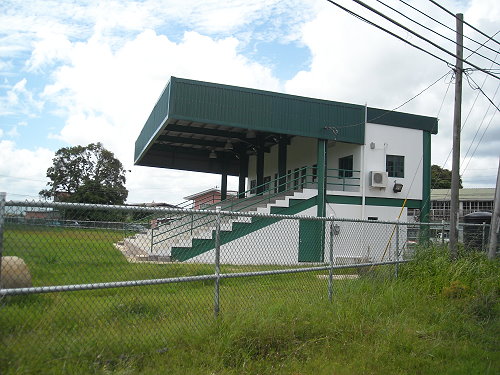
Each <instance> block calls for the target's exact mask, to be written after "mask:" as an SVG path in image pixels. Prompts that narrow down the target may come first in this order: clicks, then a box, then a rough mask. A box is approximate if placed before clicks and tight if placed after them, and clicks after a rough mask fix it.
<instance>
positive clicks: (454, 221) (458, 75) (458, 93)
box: [450, 13, 464, 260]
mask: <svg viewBox="0 0 500 375" xmlns="http://www.w3.org/2000/svg"><path fill="white" fill-rule="evenodd" d="M456 19H457V49H456V55H457V60H456V63H455V110H454V112H453V159H452V166H451V202H450V204H451V206H450V256H451V259H453V260H455V259H457V243H458V216H459V195H458V193H459V189H460V127H461V124H462V73H463V63H462V59H463V55H464V49H463V44H464V43H463V40H464V34H463V31H464V24H463V22H464V15H463V14H461V13H459V14H457V15H456Z"/></svg>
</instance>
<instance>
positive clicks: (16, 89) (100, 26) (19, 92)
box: [0, 0, 500, 203]
mask: <svg viewBox="0 0 500 375" xmlns="http://www.w3.org/2000/svg"><path fill="white" fill-rule="evenodd" d="M338 2H339V3H340V4H342V5H343V6H346V7H348V8H349V9H351V10H353V11H355V12H356V13H359V14H361V15H364V16H365V17H367V18H368V19H370V20H372V21H374V22H376V23H377V24H379V25H383V26H384V27H387V28H389V29H391V30H393V31H395V32H397V33H398V34H399V35H400V36H401V37H402V38H404V39H405V40H407V41H410V42H412V43H414V44H418V45H419V46H421V47H422V48H423V49H425V50H426V51H429V52H431V53H433V54H435V55H436V56H437V57H440V58H442V59H444V60H446V61H448V62H449V63H453V62H454V59H453V57H451V56H449V55H446V54H445V53H444V52H442V51H440V50H438V49H436V48H434V47H432V46H430V45H429V44H426V43H424V42H422V41H421V40H419V38H417V37H416V36H414V35H412V34H411V33H409V32H407V31H401V30H398V29H397V28H396V27H394V26H391V25H389V24H388V22H385V21H383V20H382V19H381V18H379V17H377V16H375V15H374V14H373V13H369V12H368V11H366V10H363V9H362V8H361V7H360V6H359V5H357V4H356V3H355V2H353V1H350V0H338ZM366 2H367V3H368V4H370V5H372V6H373V7H375V8H377V9H378V10H380V11H382V12H384V13H385V14H387V15H389V16H390V17H392V18H394V19H397V20H399V21H401V22H402V23H404V24H405V25H407V26H408V27H410V28H411V29H413V30H415V31H417V32H418V33H419V34H422V35H425V36H426V37H427V38H429V39H432V40H433V41H434V42H435V43H438V44H439V45H441V46H443V47H444V48H445V49H447V50H450V51H454V45H453V43H451V42H449V41H447V40H445V39H443V38H442V37H440V36H439V35H437V34H436V33H432V32H431V31H429V30H426V29H423V28H422V27H420V26H418V25H417V24H415V23H412V22H411V21H409V20H408V19H406V18H403V17H402V16H401V15H400V14H398V13H395V12H394V11H393V10H391V9H389V8H388V7H386V6H384V4H386V5H389V6H391V7H393V8H395V9H397V10H399V11H400V12H401V13H403V14H404V15H407V16H408V17H409V18H410V19H411V20H414V21H417V22H419V23H421V24H423V25H424V26H426V27H427V28H429V29H431V30H433V31H435V32H437V33H439V34H441V35H444V36H446V37H447V38H451V39H454V38H455V37H454V35H453V32H452V31H451V30H450V29H449V28H452V29H454V28H455V20H454V18H453V17H452V16H450V15H449V14H447V13H445V12H444V11H442V10H440V9H439V8H438V7H436V6H435V5H433V4H432V3H430V2H428V1H425V0H418V1H415V0H406V2H407V3H408V4H410V5H411V6H413V7H415V8H416V9H418V10H420V11H421V12H422V13H423V14H426V15H430V16H431V17H433V18H434V19H435V20H437V21H439V22H441V23H442V25H441V24H438V23H437V22H435V21H434V20H432V19H430V18H428V17H425V16H424V15H423V14H422V13H419V12H417V11H416V10H413V9H411V8H410V7H408V6H407V5H405V4H404V3H403V2H402V1H398V0H385V1H384V2H383V3H382V2H380V1H377V0H367V1H366ZM440 3H441V4H443V5H444V6H445V7H446V8H447V9H449V10H450V11H452V12H453V13H463V14H464V17H465V20H466V21H467V22H469V23H471V24H472V25H474V26H475V27H477V28H478V29H480V30H481V31H483V32H485V33H486V34H488V35H490V36H491V35H494V34H496V33H497V32H498V31H499V30H500V22H499V21H500V2H498V1H497V0H471V1H458V0H446V1H440ZM464 30H465V34H466V36H467V37H468V38H470V39H472V40H470V39H466V42H465V46H466V47H467V48H470V49H471V50H476V49H477V48H479V47H480V44H481V43H483V42H485V41H486V40H487V38H486V37H485V36H483V35H481V34H479V33H477V32H476V31H474V30H473V29H471V28H470V27H468V26H465V29H464ZM495 39H496V40H500V35H497V36H495ZM476 42H479V43H480V44H478V43H476ZM499 48H500V44H498V43H496V42H494V41H489V42H488V43H486V44H485V46H483V47H481V48H480V49H479V50H478V51H477V52H478V53H480V54H481V55H482V56H478V55H477V54H475V55H473V56H471V57H470V58H469V59H468V61H470V62H472V63H474V64H475V65H477V66H478V67H480V68H483V69H489V71H490V72H492V73H494V74H497V75H500V70H499V68H500V66H499V63H500V58H497V55H498V51H499ZM469 54H470V52H469V51H465V56H469ZM466 67H467V68H472V67H471V66H467V65H466ZM447 73H449V74H447ZM170 76H176V77H182V78H189V79H198V80H204V81H210V82H217V83H225V84H232V85H239V86H245V87H252V88H258V89H264V90H272V91H278V92H284V93H290V94H296V95H303V96H310V97H316V98H322V99H329V100H335V101H344V102H350V103H356V104H361V105H364V104H368V105H369V106H372V107H379V108H384V109H394V108H396V107H398V106H400V105H401V104H403V103H404V102H406V101H407V100H408V99H410V98H412V97H413V96H415V95H417V94H419V93H420V92H421V91H422V90H424V89H426V88H427V87H429V86H430V85H431V84H432V83H434V82H436V81H437V82H436V83H435V84H434V85H433V86H432V87H431V88H429V89H427V90H425V91H424V92H423V93H422V94H421V95H419V96H418V97H417V98H415V99H414V100H411V101H410V102H409V103H408V104H406V105H404V106H403V107H401V108H400V109H399V110H400V111H404V112H410V113H417V114H422V115H428V116H437V117H438V118H439V120H440V122H439V134H438V135H437V136H433V138H432V140H433V144H432V148H433V150H432V151H433V155H432V162H433V163H434V164H438V165H441V166H444V167H446V168H451V157H450V158H449V154H450V152H451V135H452V116H453V101H454V99H453V91H454V85H453V84H454V81H453V75H452V74H451V69H450V67H449V66H447V65H446V63H445V62H442V61H440V60H438V59H437V58H435V57H431V56H429V55H427V54H425V53H424V52H422V51H419V50H416V49H414V48H412V47H411V46H408V45H407V44H405V43H403V42H402V41H399V40H397V39H395V38H393V37H391V36H389V35H388V34H386V33H384V32H382V31H380V30H377V29H375V28H374V27H373V26H370V25H368V24H366V23H364V22H362V21H360V20H359V19H356V18H354V17H353V16H351V15H349V14H347V13H346V12H344V11H343V10H341V9H339V8H337V7H335V6H334V5H332V4H330V3H329V2H328V1H326V0H309V1H306V0H252V1H247V0H226V1H220V0H182V1H181V0H142V1H132V0H116V1H107V0H101V1H93V0H81V1H80V0H71V1H70V0H2V1H1V2H0V191H6V192H7V194H8V198H10V199H25V198H28V199H30V198H36V197H37V196H38V191H40V190H41V189H42V188H44V187H45V184H46V182H47V180H46V177H45V173H46V170H47V168H48V167H49V166H50V165H51V160H52V158H53V156H54V152H55V151H56V150H57V149H59V148H60V147H64V146H71V145H78V144H80V145H86V144H88V143H90V142H98V141H99V142H102V143H103V144H104V146H105V147H106V148H108V149H109V150H111V151H113V152H114V153H115V155H116V156H117V157H118V158H119V159H120V160H121V161H122V163H123V164H124V166H125V168H126V169H127V170H130V172H127V188H128V189H129V199H128V201H129V202H148V201H149V202H150V201H156V202H159V201H163V202H170V203H177V202H180V201H182V197H183V196H186V195H189V194H192V193H194V192H197V191H200V190H203V189H207V188H210V187H214V186H216V185H218V184H220V178H219V177H218V176H215V175H201V174H196V173H189V172H181V171H173V170H162V169H155V168H148V167H135V166H133V150H134V148H133V145H134V142H135V140H136V138H137V136H138V134H139V132H140V130H141V129H142V126H143V124H144V122H145V120H146V118H147V116H148V115H149V113H150V111H151V109H152V108H153V106H154V104H155V102H156V100H157V98H158V96H159V95H160V93H161V91H162V89H163V87H164V86H165V84H166V83H167V81H168V80H169V77H170ZM443 76H444V77H443ZM440 77H443V78H442V79H439V78H440ZM499 84H500V80H498V79H496V78H494V77H491V76H488V75H486V74H484V73H483V72H481V71H478V70H476V69H470V70H468V71H467V77H466V78H464V89H463V95H464V98H463V109H462V122H463V138H462V168H461V173H462V178H463V181H464V185H465V186H466V187H494V185H495V180H496V172H497V167H498V157H499V153H500V151H499V150H500V116H499V115H498V110H497V109H495V108H494V106H493V105H491V104H490V102H489V101H488V99H487V98H486V97H485V95H486V96H488V97H489V98H490V99H491V100H492V101H493V102H494V103H495V105H496V106H500V99H499V98H500V94H498V92H497V91H498V88H499ZM478 87H480V88H482V91H483V92H484V94H485V95H484V94H482V93H481V92H480V91H479V90H477V88H478ZM406 141H411V140H406ZM235 186H236V181H235V180H231V181H230V188H231V187H233V188H234V187H235Z"/></svg>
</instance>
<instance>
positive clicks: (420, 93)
mask: <svg viewBox="0 0 500 375" xmlns="http://www.w3.org/2000/svg"><path fill="white" fill-rule="evenodd" d="M450 73H451V71H449V72H447V73H445V74H443V75H442V76H441V77H439V78H438V79H437V80H435V81H434V82H432V83H431V84H430V85H429V86H427V87H426V88H425V89H423V90H421V91H420V92H419V93H418V94H416V95H413V96H412V97H411V98H410V99H408V100H406V101H405V102H403V103H402V104H400V105H398V106H397V107H396V108H393V109H390V110H387V111H385V112H383V113H382V114H381V115H378V116H376V117H372V118H369V119H367V120H366V121H367V122H370V121H373V120H378V119H379V118H381V117H384V116H386V115H387V114H389V113H391V112H394V111H397V110H398V109H399V108H401V107H403V106H404V105H406V104H408V103H409V102H411V101H412V100H414V99H416V98H418V97H419V96H420V95H422V94H423V93H424V92H426V91H427V90H429V89H430V88H431V87H432V86H434V85H435V84H436V83H438V82H439V81H441V80H442V79H443V78H444V77H446V76H447V75H449V74H450ZM450 83H451V81H450ZM449 88H450V86H449V85H448V89H449ZM446 92H448V90H446ZM442 106H443V104H442V103H441V107H440V109H439V112H441V108H442ZM363 124H364V122H359V123H356V124H351V125H344V126H336V128H337V129H344V128H352V127H356V126H360V125H363Z"/></svg>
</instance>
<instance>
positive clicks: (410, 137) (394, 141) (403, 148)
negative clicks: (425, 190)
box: [364, 124, 423, 199]
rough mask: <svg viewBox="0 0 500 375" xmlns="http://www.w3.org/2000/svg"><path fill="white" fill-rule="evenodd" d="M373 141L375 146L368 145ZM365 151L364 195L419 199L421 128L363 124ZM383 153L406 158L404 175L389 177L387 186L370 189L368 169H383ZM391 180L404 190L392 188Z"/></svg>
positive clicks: (420, 190) (421, 147)
mask: <svg viewBox="0 0 500 375" xmlns="http://www.w3.org/2000/svg"><path fill="white" fill-rule="evenodd" d="M372 142H373V143H374V144H375V148H374V149H371V148H370V143H372ZM364 152H365V172H364V177H365V180H366V183H365V193H366V196H367V197H381V198H399V199H405V198H406V197H408V199H422V173H423V172H422V156H423V154H422V152H423V135H422V130H415V129H405V128H398V127H395V126H387V125H378V124H366V129H365V150H364ZM386 155H401V156H404V157H405V172H404V178H394V177H389V183H388V185H387V188H385V189H381V188H372V187H370V186H369V173H370V171H385V157H386ZM394 181H397V182H398V183H402V184H403V190H402V191H401V192H400V193H394V192H393V191H392V187H393V186H394ZM410 185H411V186H410Z"/></svg>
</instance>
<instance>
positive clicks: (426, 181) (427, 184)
mask: <svg viewBox="0 0 500 375" xmlns="http://www.w3.org/2000/svg"><path fill="white" fill-rule="evenodd" d="M423 137H424V139H423V141H424V142H423V145H424V147H423V159H422V166H423V167H422V206H421V208H420V221H421V222H424V223H427V222H429V212H430V204H431V133H430V132H423Z"/></svg>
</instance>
